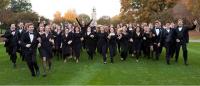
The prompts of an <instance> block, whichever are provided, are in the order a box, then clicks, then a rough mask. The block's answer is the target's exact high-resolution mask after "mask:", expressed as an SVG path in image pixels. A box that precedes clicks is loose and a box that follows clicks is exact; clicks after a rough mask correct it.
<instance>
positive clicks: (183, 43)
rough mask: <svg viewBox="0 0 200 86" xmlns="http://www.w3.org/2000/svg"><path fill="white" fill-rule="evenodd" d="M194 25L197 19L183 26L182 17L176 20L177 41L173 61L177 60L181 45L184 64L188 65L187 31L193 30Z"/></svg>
mask: <svg viewBox="0 0 200 86" xmlns="http://www.w3.org/2000/svg"><path fill="white" fill-rule="evenodd" d="M196 25H197V21H194V22H193V25H192V26H185V25H183V20H182V19H179V20H178V26H177V28H176V30H175V33H176V42H177V45H176V56H175V57H176V60H175V62H178V57H179V51H180V47H182V50H183V58H184V64H185V65H188V63H187V60H188V52H187V43H188V42H189V33H188V32H189V31H190V30H194V29H195V28H196Z"/></svg>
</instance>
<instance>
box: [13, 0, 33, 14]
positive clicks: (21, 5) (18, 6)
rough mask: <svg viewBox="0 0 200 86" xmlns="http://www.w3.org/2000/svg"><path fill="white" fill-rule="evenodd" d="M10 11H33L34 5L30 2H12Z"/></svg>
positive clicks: (14, 0) (16, 0)
mask: <svg viewBox="0 0 200 86" xmlns="http://www.w3.org/2000/svg"><path fill="white" fill-rule="evenodd" d="M10 4H11V6H10V9H11V10H12V11H13V12H27V11H32V9H31V8H32V5H31V3H30V1H29V0H11V3H10Z"/></svg>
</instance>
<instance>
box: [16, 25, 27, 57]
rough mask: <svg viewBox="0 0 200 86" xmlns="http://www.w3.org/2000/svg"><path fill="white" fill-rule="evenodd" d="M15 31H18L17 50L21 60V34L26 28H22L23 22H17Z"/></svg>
mask: <svg viewBox="0 0 200 86" xmlns="http://www.w3.org/2000/svg"><path fill="white" fill-rule="evenodd" d="M17 32H18V34H17V35H18V38H19V40H18V49H17V50H18V52H19V54H20V57H21V58H22V61H24V55H23V50H24V49H23V48H22V47H21V45H20V43H21V37H22V35H23V34H24V33H25V32H26V30H25V29H24V23H23V22H19V23H18V28H17Z"/></svg>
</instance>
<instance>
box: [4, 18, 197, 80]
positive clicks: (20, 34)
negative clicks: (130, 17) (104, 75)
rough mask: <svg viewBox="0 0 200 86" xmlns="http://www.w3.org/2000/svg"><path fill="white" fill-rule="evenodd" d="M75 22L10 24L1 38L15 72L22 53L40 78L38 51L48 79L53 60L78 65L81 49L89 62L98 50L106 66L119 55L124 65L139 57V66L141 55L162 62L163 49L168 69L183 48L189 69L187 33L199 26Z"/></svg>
mask: <svg viewBox="0 0 200 86" xmlns="http://www.w3.org/2000/svg"><path fill="white" fill-rule="evenodd" d="M76 20H77V22H78V25H75V24H70V23H68V24H65V25H63V26H62V25H59V24H57V25H56V24H52V23H50V24H46V23H44V22H41V23H39V24H38V25H34V24H33V23H32V22H27V23H25V25H24V23H23V22H19V23H18V27H16V26H15V24H11V25H10V28H9V29H8V30H7V31H6V32H5V34H4V35H2V37H4V38H5V45H4V46H5V48H6V52H7V53H8V55H9V56H10V60H11V62H12V63H13V66H14V67H15V68H16V60H17V52H19V54H20V57H21V58H22V60H23V61H26V63H27V65H28V68H29V70H30V72H31V75H32V76H39V75H40V70H39V66H38V64H37V60H36V57H37V51H39V56H40V57H41V60H42V65H43V69H44V73H43V76H46V75H47V69H49V70H50V69H51V65H52V61H51V59H52V57H57V58H62V59H63V60H64V62H67V60H68V59H70V58H72V57H74V59H75V61H76V63H78V62H79V60H80V57H81V55H80V54H81V51H82V48H84V49H85V50H86V52H87V54H88V59H90V60H93V59H94V57H95V55H96V50H97V52H98V53H99V54H100V55H101V56H102V58H103V63H104V64H107V57H110V62H111V63H114V57H115V56H116V54H117V51H118V52H119V54H120V58H121V60H122V61H125V60H126V59H127V57H128V56H129V54H130V55H131V56H133V57H136V62H139V58H141V56H142V55H143V56H144V57H147V58H148V59H150V58H153V59H155V60H159V58H160V55H161V53H162V50H163V48H164V47H165V48H166V55H165V58H166V63H167V64H168V65H169V64H170V59H171V58H172V57H173V56H174V54H175V62H176V63H177V62H178V57H179V51H180V48H181V47H182V50H183V58H184V64H185V65H188V51H187V44H188V42H189V33H188V32H189V31H190V30H194V29H195V27H196V25H197V21H194V22H193V24H192V26H186V25H184V24H183V20H182V19H179V20H178V22H177V25H175V24H174V23H173V22H167V23H166V24H161V22H160V21H155V22H154V24H153V23H149V24H147V23H142V24H134V23H130V24H122V23H121V24H118V25H117V26H116V27H114V26H113V25H110V26H100V27H95V26H90V23H91V21H92V20H91V21H90V22H89V23H88V24H85V23H84V22H82V23H81V22H80V21H79V20H78V19H76ZM108 51H109V53H108ZM108 55H109V56H108ZM83 58H84V57H83Z"/></svg>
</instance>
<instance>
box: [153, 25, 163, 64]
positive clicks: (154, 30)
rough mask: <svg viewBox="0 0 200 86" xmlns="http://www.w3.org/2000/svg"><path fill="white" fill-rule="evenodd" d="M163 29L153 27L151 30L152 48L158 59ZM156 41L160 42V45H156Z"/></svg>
mask: <svg viewBox="0 0 200 86" xmlns="http://www.w3.org/2000/svg"><path fill="white" fill-rule="evenodd" d="M156 30H158V32H159V33H158V34H157V33H156ZM162 30H163V29H162V28H155V27H154V28H153V29H152V30H151V32H152V34H153V38H152V39H153V49H154V52H155V57H156V60H159V57H160V54H161V52H162V45H163V44H162V38H163V37H162V35H163V31H162ZM158 43H160V46H158Z"/></svg>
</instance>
